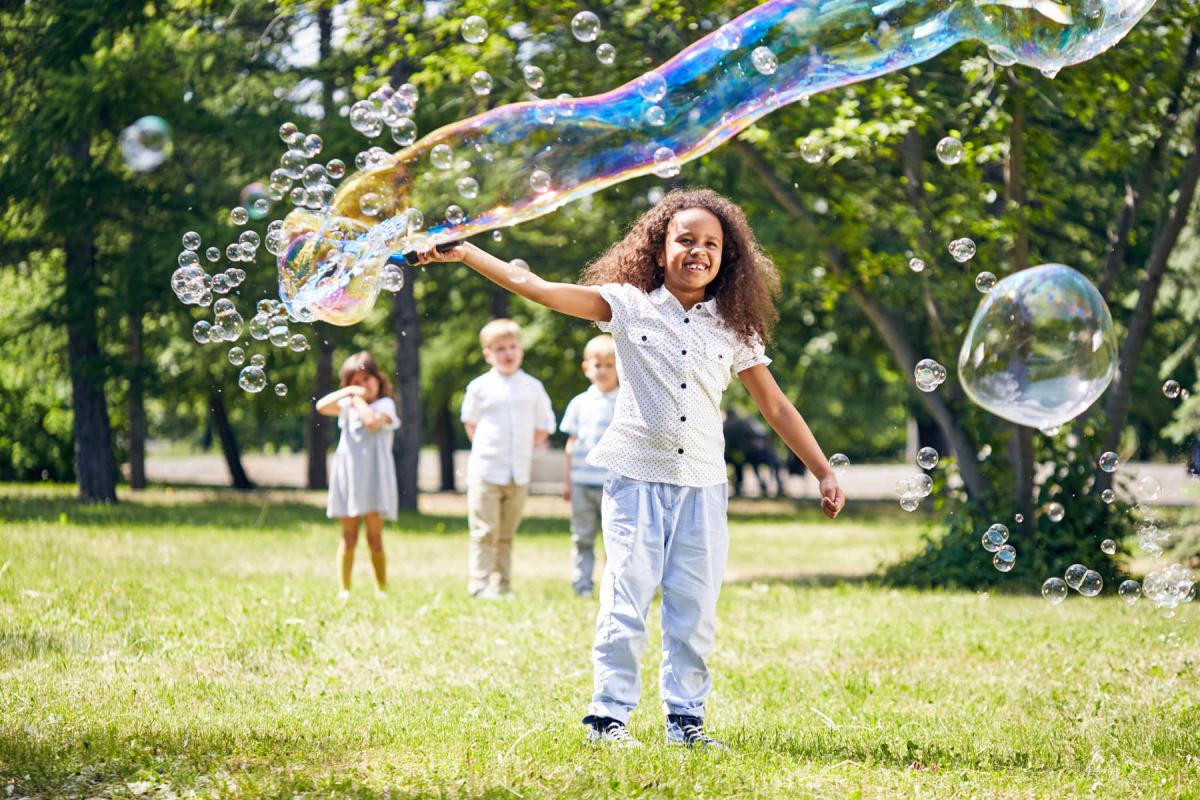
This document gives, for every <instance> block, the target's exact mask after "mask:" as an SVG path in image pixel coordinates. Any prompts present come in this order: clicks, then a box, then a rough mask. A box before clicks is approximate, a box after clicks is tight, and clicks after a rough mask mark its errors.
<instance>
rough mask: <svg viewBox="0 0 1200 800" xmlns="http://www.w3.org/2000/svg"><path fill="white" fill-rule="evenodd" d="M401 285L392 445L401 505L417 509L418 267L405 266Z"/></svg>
mask: <svg viewBox="0 0 1200 800" xmlns="http://www.w3.org/2000/svg"><path fill="white" fill-rule="evenodd" d="M403 270H404V287H403V288H402V289H401V290H400V291H398V292H396V293H395V295H394V296H393V298H392V333H393V335H394V336H395V337H396V373H395V377H396V397H397V399H398V400H399V403H398V405H399V408H398V413H399V415H400V428H399V430H397V431H396V436H395V439H394V440H393V445H392V457H393V458H394V459H395V461H396V484H397V488H398V489H399V493H400V507H401V508H406V509H410V510H413V511H415V510H416V508H417V470H418V467H419V466H420V459H421V359H420V345H421V328H420V318H419V317H418V316H417V299H416V297H415V295H414V294H413V285H414V284H415V283H416V279H417V270H416V268H415V267H411V266H409V265H407V264H406V265H405V266H404V267H403Z"/></svg>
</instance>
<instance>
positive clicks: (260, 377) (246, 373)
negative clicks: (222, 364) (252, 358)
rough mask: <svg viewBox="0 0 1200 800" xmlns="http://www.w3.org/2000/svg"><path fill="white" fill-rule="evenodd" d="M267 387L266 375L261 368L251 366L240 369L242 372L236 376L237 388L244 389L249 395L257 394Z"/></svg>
mask: <svg viewBox="0 0 1200 800" xmlns="http://www.w3.org/2000/svg"><path fill="white" fill-rule="evenodd" d="M266 385H267V374H266V373H265V372H263V371H262V367H256V366H254V365H253V364H252V365H250V366H248V367H242V371H241V372H240V373H239V374H238V386H240V387H242V388H243V389H245V390H246V391H247V392H249V393H250V394H258V393H259V392H261V391H262V390H263V389H264V388H266Z"/></svg>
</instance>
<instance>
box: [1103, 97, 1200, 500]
mask: <svg viewBox="0 0 1200 800" xmlns="http://www.w3.org/2000/svg"><path fill="white" fill-rule="evenodd" d="M1198 179H1200V115H1197V117H1196V122H1195V124H1194V126H1193V128H1192V154H1191V156H1190V157H1189V158H1188V160H1187V164H1186V165H1185V166H1184V169H1183V174H1182V175H1181V176H1180V178H1179V187H1178V191H1179V195H1178V197H1177V198H1176V200H1175V203H1174V205H1172V206H1171V211H1170V214H1169V215H1168V218H1167V222H1166V224H1165V225H1164V226H1163V227H1162V230H1161V231H1160V232H1159V234H1158V238H1157V239H1155V240H1154V246H1153V248H1152V249H1151V251H1150V260H1149V261H1148V262H1147V264H1146V277H1145V278H1144V279H1143V280H1142V285H1141V286H1140V287H1139V289H1138V300H1137V305H1136V306H1135V307H1134V309H1133V316H1132V317H1130V320H1129V328H1128V332H1127V333H1126V334H1125V341H1124V343H1122V345H1121V354H1120V362H1119V363H1120V368H1119V370H1118V372H1117V378H1116V383H1115V384H1114V385H1113V386H1111V387H1109V393H1108V401H1107V403H1106V404H1105V413H1106V414H1107V416H1108V421H1109V425H1110V427H1109V430H1108V434H1107V435H1106V436H1105V438H1104V449H1105V450H1116V448H1117V445H1118V443H1119V442H1120V441H1121V434H1122V433H1123V432H1124V430H1125V421H1126V419H1127V418H1128V416H1129V401H1130V398H1131V395H1132V393H1133V376H1134V374H1135V373H1136V372H1137V368H1138V363H1139V362H1140V361H1141V358H1142V348H1144V347H1145V345H1146V336H1147V335H1148V334H1149V332H1150V320H1151V317H1152V315H1153V313H1154V302H1155V300H1157V299H1158V290H1159V288H1160V287H1161V286H1162V279H1163V275H1164V273H1165V272H1166V269H1167V262H1168V261H1169V260H1170V258H1171V252H1172V251H1173V250H1174V249H1175V245H1176V243H1178V241H1179V234H1180V233H1181V232H1182V231H1183V226H1184V224H1185V223H1186V222H1187V215H1188V210H1189V209H1190V208H1191V207H1192V201H1193V199H1194V198H1195V196H1196V182H1197V180H1198ZM1096 485H1097V488H1098V489H1099V490H1103V489H1107V488H1109V487H1111V486H1112V474H1111V473H1108V472H1104V471H1103V470H1097V472H1096Z"/></svg>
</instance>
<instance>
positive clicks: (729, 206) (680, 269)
mask: <svg viewBox="0 0 1200 800" xmlns="http://www.w3.org/2000/svg"><path fill="white" fill-rule="evenodd" d="M420 257H421V261H422V263H427V262H430V261H463V262H465V263H466V264H467V265H468V266H470V267H471V268H472V269H474V270H475V271H476V272H479V273H480V274H482V275H484V276H485V277H487V278H489V279H491V280H492V281H494V282H496V283H497V284H499V285H501V286H503V287H505V288H506V289H509V290H510V291H513V292H515V293H517V294H519V295H521V296H523V297H525V298H528V299H529V300H532V301H534V302H536V303H541V304H542V305H544V306H547V307H548V308H551V309H554V310H556V311H560V312H562V313H564V314H570V315H572V316H575V317H581V318H583V319H587V320H592V321H594V322H596V323H597V325H599V327H600V329H601V330H603V331H606V332H608V333H611V334H612V335H613V338H614V340H615V343H616V350H617V375H618V378H619V381H620V384H621V386H622V387H623V388H622V390H621V393H620V394H619V395H618V399H617V405H616V409H615V411H614V414H613V419H612V423H611V424H610V425H609V427H608V429H607V431H605V433H604V436H603V437H602V438H601V440H600V442H599V443H598V444H597V445H596V447H595V448H594V449H593V450H592V451H591V453H590V454H589V456H588V463H590V464H593V465H595V466H600V467H605V468H607V469H608V470H609V474H608V479H607V481H606V482H605V485H604V493H603V498H602V502H601V516H602V527H603V531H604V546H605V550H606V552H607V554H608V563H607V566H606V567H605V570H604V577H603V579H602V582H601V589H600V592H599V594H600V611H599V615H598V617H597V620H596V638H595V645H594V647H593V650H592V661H593V667H594V677H595V680H594V689H595V691H594V694H593V696H592V703H591V706H590V707H589V709H588V715H587V716H586V717H584V720H583V721H584V724H585V725H586V726H587V731H588V736H589V738H591V739H592V740H594V741H602V742H612V743H615V744H619V745H624V746H639V742H638V741H637V740H636V739H634V738H633V737H632V736H631V735H630V733H629V731H628V729H627V728H626V723H627V721H628V719H629V716H630V714H631V712H632V711H633V709H634V707H635V706H636V705H637V701H638V692H639V688H640V686H641V682H640V677H639V674H638V667H639V662H640V660H641V655H642V651H643V650H644V649H645V646H646V614H647V612H648V610H649V607H650V602H651V600H652V599H653V597H654V593H655V591H656V590H658V589H660V588H661V589H662V628H663V631H662V633H663V637H662V638H663V658H662V668H661V672H660V684H661V693H662V698H663V703H664V706H665V710H666V713H667V720H666V739H667V742H668V743H670V744H680V745H687V746H690V747H696V746H699V747H707V748H713V749H724V748H723V746H722V745H721V744H720V743H719V742H717V741H716V740H714V739H713V738H711V737H710V736H709V735H708V734H707V733H705V730H704V700H705V698H706V697H707V695H708V692H709V690H710V689H711V687H712V679H711V676H710V675H709V671H708V666H707V663H706V659H707V658H708V655H709V653H710V652H711V650H712V644H713V635H714V631H715V618H716V607H717V595H718V593H719V592H720V589H721V581H722V579H723V578H724V573H725V559H726V554H727V552H728V549H729V535H728V527H727V520H726V516H727V514H726V504H727V493H728V483H727V477H726V471H725V461H724V442H723V435H722V432H721V412H720V403H721V395H722V393H723V392H724V391H725V388H726V387H727V386H728V385H729V382H730V381H731V380H732V378H733V376H734V375H737V377H738V378H739V379H740V380H741V381H742V383H743V384H744V385H745V386H746V388H747V389H748V390H749V392H750V396H751V397H753V398H754V402H755V403H756V404H757V405H758V408H759V410H760V412H761V413H762V415H763V417H764V418H765V419H766V420H767V422H768V423H770V425H771V427H773V428H774V429H775V431H776V432H777V433H778V434H779V436H780V437H781V438H782V439H783V441H784V442H785V443H787V446H788V447H789V448H791V450H792V452H794V453H795V454H796V455H797V456H798V457H799V458H800V459H801V460H802V461H803V462H804V463H805V465H806V466H807V467H808V468H809V469H810V470H811V471H812V473H813V475H814V476H815V477H816V478H817V480H818V481H819V483H820V491H821V510H822V511H823V512H824V513H825V515H826V516H828V517H830V518H831V519H832V518H833V517H836V516H837V515H838V513H839V512H840V511H841V510H842V506H843V505H844V504H845V498H844V496H843V494H842V490H841V488H840V487H839V486H838V482H837V478H835V477H834V474H833V470H832V469H830V466H829V462H828V461H827V460H826V459H825V456H824V454H822V452H821V448H820V446H819V445H818V444H817V441H816V439H815V438H814V437H813V435H812V432H811V431H810V430H809V428H808V425H807V424H806V423H805V421H804V419H803V418H802V417H801V416H800V412H799V411H797V410H796V408H795V406H793V405H792V403H791V402H790V401H789V400H788V399H787V397H785V396H784V394H783V392H782V391H781V390H780V388H779V385H778V384H777V383H776V382H775V378H774V377H773V376H772V375H771V372H770V370H769V369H768V367H767V365H768V364H769V363H770V361H771V360H770V359H769V358H767V356H766V354H765V352H764V343H766V342H767V341H769V340H770V334H771V327H772V325H773V324H774V322H775V319H776V317H777V314H776V312H775V308H774V303H773V297H774V295H775V294H776V293H777V291H778V285H779V276H778V273H777V271H776V269H775V265H774V264H773V263H772V262H771V260H770V259H769V258H767V256H766V255H765V254H764V253H763V252H762V250H761V249H759V246H758V243H757V242H756V241H755V239H754V234H753V232H752V231H751V230H750V226H749V224H748V223H747V221H746V217H745V214H743V213H742V210H741V209H740V208H738V207H737V206H736V205H734V204H733V203H732V202H730V201H729V200H727V199H725V198H724V197H721V196H720V195H718V194H716V193H715V192H713V191H711V190H708V189H697V190H675V191H672V192H670V193H668V194H667V195H666V196H665V197H663V199H662V200H661V201H660V202H659V203H658V204H657V205H656V206H655V207H654V208H652V209H650V210H649V211H648V212H646V214H645V215H643V216H642V218H641V219H639V220H638V221H637V222H636V223H634V225H633V227H632V228H631V229H630V231H629V233H628V234H626V236H625V238H624V239H622V240H621V241H620V242H618V243H616V244H615V245H613V246H612V247H611V248H609V250H608V252H606V253H605V254H604V255H603V256H601V257H600V258H599V259H597V260H596V261H595V262H594V263H593V264H591V265H590V266H589V267H588V268H587V270H586V272H585V273H584V276H583V284H584V285H574V284H569V283H554V282H551V281H546V280H542V279H541V278H539V277H537V276H536V275H529V276H528V278H527V279H526V278H525V275H524V274H520V275H517V276H516V277H517V278H518V279H517V280H514V276H513V274H512V273H511V272H510V270H509V269H508V265H507V264H505V263H504V262H503V261H501V260H499V259H498V258H495V257H494V256H492V255H489V254H488V253H486V252H484V251H483V250H481V249H480V248H478V247H476V246H475V245H473V244H470V243H466V244H462V245H459V246H457V247H454V248H452V249H450V250H448V251H447V252H444V253H442V252H437V251H431V252H425V253H421V254H420Z"/></svg>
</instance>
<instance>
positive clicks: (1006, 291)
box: [958, 264, 1117, 428]
mask: <svg viewBox="0 0 1200 800" xmlns="http://www.w3.org/2000/svg"><path fill="white" fill-rule="evenodd" d="M1116 358H1117V342H1116V334H1115V333H1114V331H1113V325H1112V317H1111V315H1110V314H1109V311H1108V306H1107V305H1106V304H1105V303H1104V298H1102V297H1101V296H1100V293H1099V292H1098V291H1097V290H1096V287H1095V286H1093V285H1092V284H1091V283H1090V282H1089V281H1088V279H1087V278H1085V277H1084V276H1083V275H1080V274H1079V273H1078V272H1076V271H1075V270H1073V269H1071V268H1070V267H1065V266H1063V265H1061V264H1044V265H1042V266H1040V267H1034V268H1032V269H1027V270H1022V271H1020V272H1017V273H1014V274H1012V275H1009V276H1008V277H1007V278H1005V279H1004V280H1002V281H1000V283H998V284H996V288H995V289H994V290H993V291H992V292H991V293H990V294H989V295H987V297H985V298H984V299H983V301H982V302H981V303H980V305H979V309H978V310H977V311H976V312H975V316H974V318H973V319H972V320H971V326H970V328H969V329H968V331H967V335H966V337H965V338H964V340H963V345H962V349H961V350H960V351H959V355H958V377H959V381H960V382H961V383H962V386H963V389H964V390H965V391H966V393H967V396H968V397H969V398H970V399H971V400H972V401H974V402H975V403H977V404H978V405H980V406H982V407H983V408H985V409H987V410H988V411H990V412H991V413H993V414H995V415H996V416H999V417H1003V418H1004V419H1007V420H1009V421H1011V422H1016V423H1017V424H1020V425H1026V426H1028V427H1031V428H1048V427H1051V426H1054V425H1062V424H1063V423H1065V422H1067V421H1069V420H1071V419H1074V418H1075V417H1076V416H1078V415H1079V414H1081V413H1083V411H1084V410H1085V409H1087V408H1088V407H1089V406H1090V405H1091V404H1092V403H1093V402H1095V400H1096V398H1098V397H1099V396H1100V395H1101V393H1103V392H1104V390H1105V389H1106V388H1108V384H1109V382H1110V381H1112V377H1113V374H1114V372H1115V371H1116Z"/></svg>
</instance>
